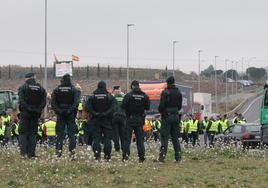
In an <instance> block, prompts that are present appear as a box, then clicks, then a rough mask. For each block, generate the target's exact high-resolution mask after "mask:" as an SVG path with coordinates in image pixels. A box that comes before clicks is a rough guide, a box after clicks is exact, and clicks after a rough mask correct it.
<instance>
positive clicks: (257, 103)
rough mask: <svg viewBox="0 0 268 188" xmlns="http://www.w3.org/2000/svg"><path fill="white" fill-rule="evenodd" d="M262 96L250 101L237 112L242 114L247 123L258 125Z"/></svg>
mask: <svg viewBox="0 0 268 188" xmlns="http://www.w3.org/2000/svg"><path fill="white" fill-rule="evenodd" d="M262 98H263V96H258V97H256V98H255V99H252V100H250V101H248V102H246V104H245V105H244V106H243V107H242V108H241V109H240V110H239V111H238V113H242V114H243V116H244V117H245V118H246V120H247V122H248V123H258V122H259V120H260V107H261V102H262Z"/></svg>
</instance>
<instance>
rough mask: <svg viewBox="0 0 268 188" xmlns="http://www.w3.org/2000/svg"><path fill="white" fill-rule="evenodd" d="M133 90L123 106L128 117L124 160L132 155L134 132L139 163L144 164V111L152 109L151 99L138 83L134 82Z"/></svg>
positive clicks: (125, 98)
mask: <svg viewBox="0 0 268 188" xmlns="http://www.w3.org/2000/svg"><path fill="white" fill-rule="evenodd" d="M131 88H132V91H131V92H129V93H128V94H126V96H125V97H124V100H123V102H122V105H121V107H122V108H123V109H124V110H125V112H126V116H127V123H126V130H125V146H124V151H123V160H128V157H129V155H130V145H131V137H132V132H133V130H134V133H135V136H136V143H137V148H138V156H139V161H140V162H143V161H144V160H145V157H144V156H145V149H144V132H143V125H144V121H145V116H144V111H145V110H149V109H150V100H149V97H148V96H147V95H146V94H145V93H144V92H142V91H141V89H140V87H139V82H138V81H136V80H134V81H133V82H132V84H131Z"/></svg>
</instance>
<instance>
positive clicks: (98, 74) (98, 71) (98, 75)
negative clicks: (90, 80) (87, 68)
mask: <svg viewBox="0 0 268 188" xmlns="http://www.w3.org/2000/svg"><path fill="white" fill-rule="evenodd" d="M97 69H98V70H97V77H98V78H99V77H100V64H99V63H98V68H97Z"/></svg>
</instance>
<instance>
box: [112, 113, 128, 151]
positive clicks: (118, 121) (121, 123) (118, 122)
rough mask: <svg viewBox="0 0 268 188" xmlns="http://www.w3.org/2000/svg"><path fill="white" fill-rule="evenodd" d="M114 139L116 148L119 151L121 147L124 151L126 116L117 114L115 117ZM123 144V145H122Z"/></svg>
mask: <svg viewBox="0 0 268 188" xmlns="http://www.w3.org/2000/svg"><path fill="white" fill-rule="evenodd" d="M112 124H113V141H114V148H115V150H116V151H119V150H120V148H121V150H122V151H123V148H124V133H125V127H126V118H125V117H122V116H115V117H114V118H113V122H112ZM120 146H121V147H120Z"/></svg>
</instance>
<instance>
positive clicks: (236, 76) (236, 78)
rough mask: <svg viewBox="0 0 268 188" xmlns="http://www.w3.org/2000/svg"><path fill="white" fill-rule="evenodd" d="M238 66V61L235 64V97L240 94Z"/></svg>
mask: <svg viewBox="0 0 268 188" xmlns="http://www.w3.org/2000/svg"><path fill="white" fill-rule="evenodd" d="M237 64H238V61H236V62H235V71H236V74H235V88H236V89H235V95H237V93H238V84H237V80H238V71H237Z"/></svg>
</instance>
